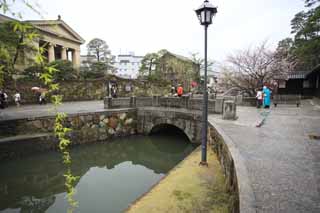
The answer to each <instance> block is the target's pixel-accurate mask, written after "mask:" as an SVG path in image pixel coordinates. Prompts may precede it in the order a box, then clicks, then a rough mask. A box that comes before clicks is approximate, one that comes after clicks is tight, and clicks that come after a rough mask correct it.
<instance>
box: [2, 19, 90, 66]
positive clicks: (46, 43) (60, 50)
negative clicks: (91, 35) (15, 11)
mask: <svg viewBox="0 0 320 213" xmlns="http://www.w3.org/2000/svg"><path fill="white" fill-rule="evenodd" d="M7 21H17V20H15V19H13V18H10V17H7V16H4V15H1V14H0V23H4V22H7ZM23 22H25V23H30V24H31V25H33V26H34V27H35V28H36V30H37V31H38V33H39V34H40V36H39V38H37V39H36V40H34V41H33V45H34V46H35V47H40V46H43V47H45V49H46V51H45V52H44V56H45V57H46V58H47V61H48V62H52V61H54V60H57V59H62V60H70V61H72V63H73V65H74V67H75V68H79V67H80V45H81V44H84V42H85V41H84V39H83V38H82V37H81V36H80V35H79V34H78V33H76V32H75V31H74V30H73V29H72V28H71V27H70V26H69V25H67V24H66V23H65V22H64V21H63V20H62V19H61V17H60V16H58V19H57V20H29V21H23ZM33 56H34V53H32V51H28V52H27V51H24V52H23V53H22V54H20V56H19V57H20V58H19V60H18V61H19V62H20V63H19V64H18V65H17V67H16V68H17V69H18V70H23V69H25V68H27V67H28V66H31V65H32V62H31V61H32V60H30V59H31V58H33Z"/></svg>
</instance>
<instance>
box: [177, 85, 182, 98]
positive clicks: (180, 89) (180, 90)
mask: <svg viewBox="0 0 320 213" xmlns="http://www.w3.org/2000/svg"><path fill="white" fill-rule="evenodd" d="M177 93H178V96H179V97H181V96H182V95H183V87H182V86H181V84H179V86H178V88H177Z"/></svg>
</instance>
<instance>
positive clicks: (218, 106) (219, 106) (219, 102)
mask: <svg viewBox="0 0 320 213" xmlns="http://www.w3.org/2000/svg"><path fill="white" fill-rule="evenodd" d="M222 108H223V97H217V98H216V99H215V105H214V112H215V113H222Z"/></svg>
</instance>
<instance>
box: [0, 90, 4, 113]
mask: <svg viewBox="0 0 320 213" xmlns="http://www.w3.org/2000/svg"><path fill="white" fill-rule="evenodd" d="M4 102H5V97H4V92H3V91H2V90H0V108H1V109H4V108H5V103H4Z"/></svg>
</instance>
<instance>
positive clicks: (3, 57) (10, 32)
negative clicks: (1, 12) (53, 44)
mask: <svg viewBox="0 0 320 213" xmlns="http://www.w3.org/2000/svg"><path fill="white" fill-rule="evenodd" d="M37 36H38V34H37V32H36V31H35V29H34V28H33V27H32V26H31V25H30V24H28V23H23V22H19V21H8V22H4V23H0V38H1V40H0V66H1V67H2V68H1V70H2V73H3V74H2V75H1V79H2V81H4V79H6V78H11V77H12V75H13V74H15V73H16V69H15V65H16V64H17V62H18V59H19V58H21V54H22V50H25V51H30V50H32V49H34V47H33V45H32V41H33V40H34V39H35V38H36V37H37Z"/></svg>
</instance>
